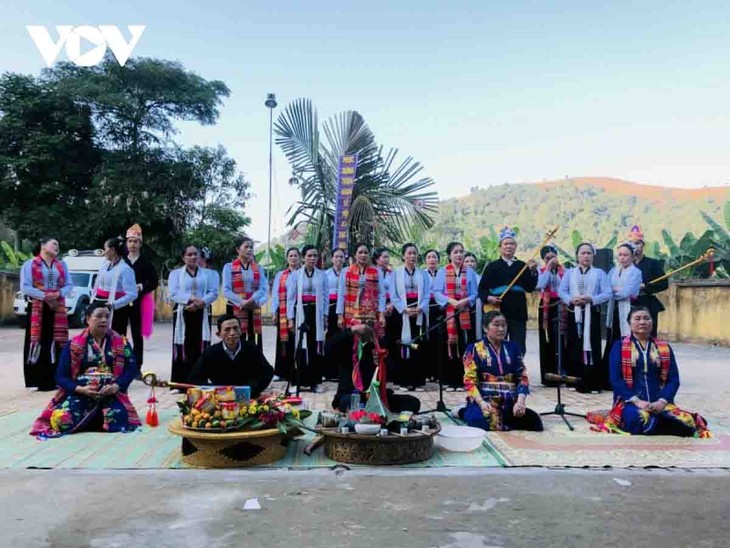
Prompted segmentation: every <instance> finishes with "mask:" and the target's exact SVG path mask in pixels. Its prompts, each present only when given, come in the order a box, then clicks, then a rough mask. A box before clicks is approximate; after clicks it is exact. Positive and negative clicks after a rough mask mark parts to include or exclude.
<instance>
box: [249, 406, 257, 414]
mask: <svg viewBox="0 0 730 548" xmlns="http://www.w3.org/2000/svg"><path fill="white" fill-rule="evenodd" d="M256 411H258V407H256V404H255V403H252V404H251V405H249V406H248V414H249V415H255V414H256Z"/></svg>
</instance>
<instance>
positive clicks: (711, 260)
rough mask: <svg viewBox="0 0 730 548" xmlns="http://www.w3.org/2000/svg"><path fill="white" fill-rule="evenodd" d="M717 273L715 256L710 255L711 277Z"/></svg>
mask: <svg viewBox="0 0 730 548" xmlns="http://www.w3.org/2000/svg"><path fill="white" fill-rule="evenodd" d="M714 273H715V256H714V255H710V277H712V275H713V274H714Z"/></svg>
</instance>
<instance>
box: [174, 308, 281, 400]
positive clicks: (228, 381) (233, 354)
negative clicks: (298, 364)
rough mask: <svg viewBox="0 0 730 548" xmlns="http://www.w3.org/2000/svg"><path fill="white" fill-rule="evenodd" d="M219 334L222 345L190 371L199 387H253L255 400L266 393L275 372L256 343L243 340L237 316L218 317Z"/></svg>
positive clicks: (210, 348)
mask: <svg viewBox="0 0 730 548" xmlns="http://www.w3.org/2000/svg"><path fill="white" fill-rule="evenodd" d="M217 325H218V332H217V333H216V335H218V337H219V338H220V339H221V342H219V343H216V344H214V345H211V346H210V347H208V348H207V349H206V350H205V351H204V352H203V353H202V354H201V356H200V358H199V359H198V362H197V363H196V364H195V365H194V366H193V370H192V371H191V372H190V377H189V378H188V382H190V383H191V384H197V385H216V386H250V387H251V397H252V398H256V397H258V396H259V395H260V394H261V392H263V391H264V390H266V388H267V387H268V386H269V383H270V382H271V378H272V377H273V376H274V369H273V368H272V367H271V365H270V364H269V362H268V361H267V360H266V357H265V356H264V354H263V352H261V350H260V349H259V347H258V346H256V345H255V344H254V343H251V342H248V341H242V340H241V324H240V322H239V321H238V318H236V317H235V316H234V315H233V314H226V315H224V316H221V317H219V318H218V322H217Z"/></svg>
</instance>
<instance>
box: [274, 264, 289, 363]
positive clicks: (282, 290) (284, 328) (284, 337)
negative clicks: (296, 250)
mask: <svg viewBox="0 0 730 548" xmlns="http://www.w3.org/2000/svg"><path fill="white" fill-rule="evenodd" d="M291 273H292V272H291V270H290V269H288V268H287V269H286V270H284V271H282V273H281V276H279V287H278V288H277V292H278V296H279V341H281V343H282V344H281V355H282V356H286V343H287V342H288V341H289V325H288V322H287V318H286V280H287V279H288V278H289V275H290V274H291Z"/></svg>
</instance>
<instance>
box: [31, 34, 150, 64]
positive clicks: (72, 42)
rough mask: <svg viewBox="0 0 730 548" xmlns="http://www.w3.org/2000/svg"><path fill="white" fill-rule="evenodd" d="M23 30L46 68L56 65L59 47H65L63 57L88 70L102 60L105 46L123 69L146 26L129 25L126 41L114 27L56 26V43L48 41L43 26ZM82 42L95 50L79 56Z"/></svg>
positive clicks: (49, 35)
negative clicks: (28, 35)
mask: <svg viewBox="0 0 730 548" xmlns="http://www.w3.org/2000/svg"><path fill="white" fill-rule="evenodd" d="M25 28H26V30H27V31H28V34H30V37H31V38H32V39H33V42H35V45H36V47H37V48H38V51H40V52H41V55H42V56H43V60H44V61H45V62H46V65H47V66H49V67H50V66H51V65H53V63H55V62H56V59H58V55H59V54H60V53H61V48H63V47H64V45H65V46H66V55H67V56H68V58H69V60H70V61H71V62H73V63H74V64H76V65H77V66H79V67H91V66H94V65H97V64H99V63H100V62H101V60H102V59H104V55H105V54H106V48H107V46H108V47H109V49H111V50H112V53H113V54H114V57H116V58H117V62H118V63H119V64H120V65H121V66H124V64H125V63H126V62H127V60H128V59H129V56H130V55H132V50H134V47H135V46H136V45H137V42H139V39H140V38H141V37H142V33H143V32H144V29H145V28H146V27H145V25H128V26H127V30H128V31H129V33H130V34H131V35H132V39H131V40H129V42H127V41H126V39H125V38H124V36H123V35H122V31H121V30H119V27H116V26H114V25H99V26H98V27H92V26H89V25H79V26H77V27H74V26H72V25H56V32H57V33H58V40H56V41H55V42H54V41H53V38H51V33H50V32H48V29H47V28H46V27H44V26H43V25H28V26H26V27H25ZM82 39H83V40H86V41H88V42H90V43H91V44H93V45H94V46H95V47H94V48H93V49H90V50H89V51H86V52H84V53H81V41H82Z"/></svg>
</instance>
